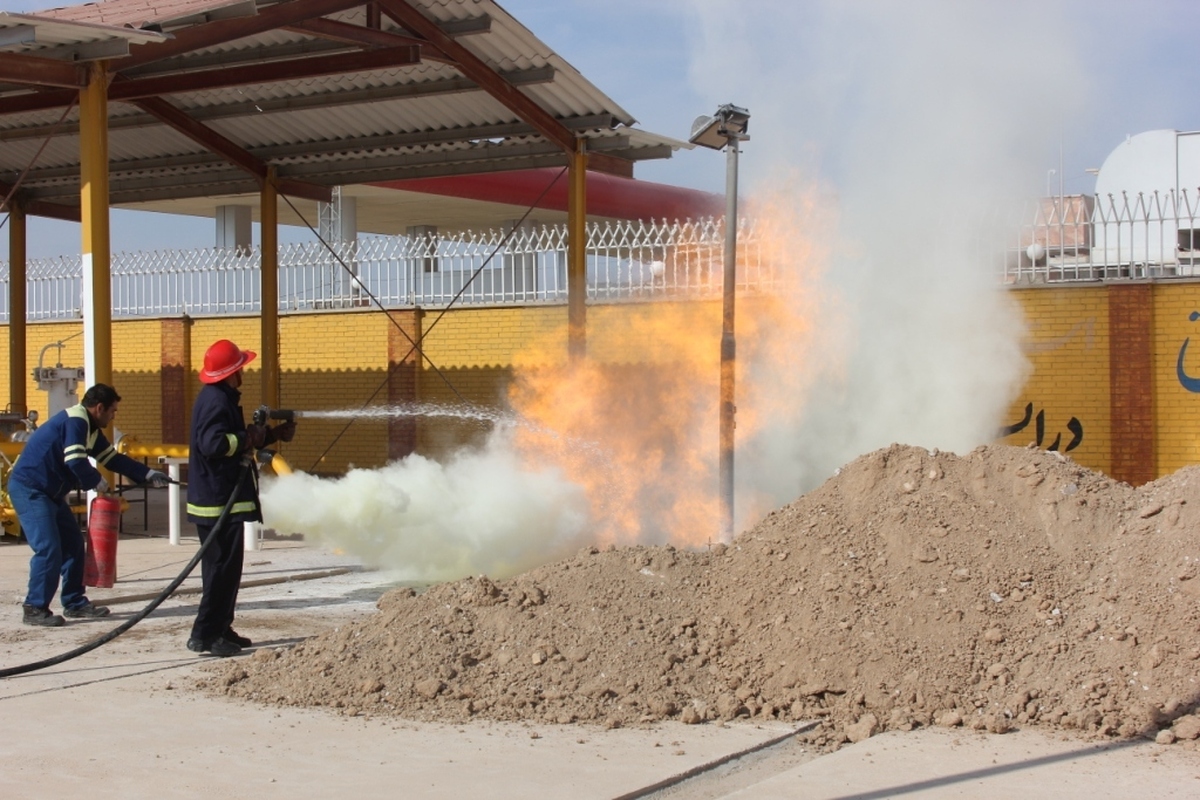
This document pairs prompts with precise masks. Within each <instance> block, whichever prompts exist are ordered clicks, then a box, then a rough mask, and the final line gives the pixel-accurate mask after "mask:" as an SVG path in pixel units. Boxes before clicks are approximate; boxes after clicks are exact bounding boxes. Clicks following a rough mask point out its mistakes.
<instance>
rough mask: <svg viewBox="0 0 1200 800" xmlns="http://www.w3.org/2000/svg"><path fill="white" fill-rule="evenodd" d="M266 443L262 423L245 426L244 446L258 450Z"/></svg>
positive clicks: (265, 432)
mask: <svg viewBox="0 0 1200 800" xmlns="http://www.w3.org/2000/svg"><path fill="white" fill-rule="evenodd" d="M266 443H267V429H266V428H265V427H263V426H262V425H250V426H248V427H247V428H246V446H247V447H248V448H249V449H251V450H258V449H259V448H261V447H262V446H263V445H265V444H266Z"/></svg>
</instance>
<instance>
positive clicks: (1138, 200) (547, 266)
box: [0, 190, 1200, 322]
mask: <svg viewBox="0 0 1200 800" xmlns="http://www.w3.org/2000/svg"><path fill="white" fill-rule="evenodd" d="M989 227H990V228H991V229H992V230H994V231H1002V232H1006V233H1005V234H1004V237H1005V238H1003V239H1001V240H990V241H988V242H985V243H984V245H983V246H984V247H985V248H986V250H987V251H988V252H990V253H992V254H993V256H994V257H995V259H996V262H997V272H998V273H999V278H1000V280H1001V282H1002V283H1007V284H1015V283H1055V282H1070V281H1095V280H1122V279H1169V278H1190V277H1200V191H1197V192H1193V193H1191V194H1189V192H1187V191H1186V190H1185V191H1181V192H1178V193H1176V192H1167V193H1165V194H1158V193H1155V194H1152V195H1142V194H1138V195H1136V196H1128V195H1121V196H1120V197H1116V196H1111V195H1110V196H1107V197H1103V198H1102V197H1096V196H1090V195H1071V196H1066V197H1055V198H1045V199H1043V200H1041V201H1039V202H1038V203H1037V204H1035V205H1034V206H1032V207H1026V208H1025V209H1024V211H1022V212H1020V214H1019V215H1018V216H1016V217H1010V218H1008V219H1001V220H996V221H994V224H992V225H990V226H989ZM587 241H588V244H587V297H588V299H589V300H593V301H597V300H600V301H622V300H639V299H655V298H668V297H692V298H703V297H715V296H719V295H720V294H721V291H722V285H721V284H722V280H723V274H724V272H723V259H724V224H723V221H721V220H712V219H708V220H698V221H687V222H673V223H644V222H625V223H609V224H591V225H588V227H587ZM760 245H761V241H760V235H759V231H758V230H757V228H756V226H755V225H754V224H753V223H752V222H748V221H745V220H743V221H742V222H741V223H740V226H739V231H738V288H739V290H742V291H746V290H755V289H763V290H770V289H772V288H773V287H774V285H775V284H776V283H777V282H778V281H780V280H785V279H786V278H787V275H788V274H789V272H790V271H789V270H788V269H787V265H780V264H771V263H768V260H767V259H766V258H765V257H764V256H763V255H762V252H763V250H762V248H761V246H760ZM260 255H261V254H260V252H259V251H258V249H257V248H255V249H252V250H249V251H246V252H240V251H237V250H233V249H218V248H209V249H203V250H172V251H154V252H138V253H118V254H114V255H113V257H112V262H111V272H112V311H113V317H114V318H118V319H119V318H137V317H143V318H144V317H151V318H152V317H166V316H179V315H182V314H188V315H191V316H213V315H222V314H245V313H256V312H258V311H259V310H260V309H261V300H262V298H261V297H260V280H259V277H260V276H259V263H260ZM476 273H478V274H476ZM26 276H27V297H28V303H27V309H28V314H27V319H29V320H56V319H73V318H78V317H79V316H80V315H81V311H80V309H81V289H82V283H83V281H82V262H81V259H80V258H79V256H69V257H68V256H64V257H59V258H51V259H39V260H34V261H30V262H28V264H27V266H26ZM372 297H374V298H375V299H376V300H378V302H379V303H380V304H382V305H383V306H384V307H387V308H404V307H412V306H418V305H419V306H423V307H434V308H436V307H444V306H446V305H449V304H450V303H451V302H457V303H462V304H469V305H496V304H530V303H563V302H566V299H567V231H566V228H565V226H538V227H531V228H527V229H525V228H523V229H519V230H517V231H515V232H513V233H511V234H505V233H503V232H500V231H483V232H472V233H466V234H459V235H453V236H450V235H419V236H368V237H361V238H359V239H358V240H357V241H355V242H350V243H342V244H337V245H334V251H333V252H331V250H330V249H329V248H327V247H326V246H325V245H323V244H321V243H320V242H311V243H303V244H290V245H285V246H283V247H281V248H280V249H279V298H278V307H279V310H280V312H281V313H288V312H299V311H311V310H315V309H337V308H356V307H365V306H368V305H373V304H374V303H373V302H372V300H371V298H372ZM456 298H457V299H456ZM8 300H9V265H8V263H7V262H0V321H2V322H7V321H8V309H9V302H8Z"/></svg>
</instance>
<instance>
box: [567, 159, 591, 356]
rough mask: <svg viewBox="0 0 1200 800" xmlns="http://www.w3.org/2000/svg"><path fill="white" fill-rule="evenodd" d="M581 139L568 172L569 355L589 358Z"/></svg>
mask: <svg viewBox="0 0 1200 800" xmlns="http://www.w3.org/2000/svg"><path fill="white" fill-rule="evenodd" d="M584 144H585V140H584V139H578V140H576V143H575V152H574V153H572V154H571V156H570V158H571V163H570V166H569V167H568V169H567V178H568V182H569V186H568V189H567V192H568V194H567V355H568V356H569V357H570V359H571V360H572V361H577V360H580V359H582V358H583V357H584V356H586V355H587V151H586V150H585V149H584Z"/></svg>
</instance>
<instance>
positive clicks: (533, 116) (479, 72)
mask: <svg viewBox="0 0 1200 800" xmlns="http://www.w3.org/2000/svg"><path fill="white" fill-rule="evenodd" d="M377 2H378V4H379V6H380V8H382V9H383V11H384V13H385V14H387V15H388V16H389V17H391V18H392V19H394V20H395V21H396V22H398V23H400V24H401V25H403V26H404V27H405V28H407V29H408V30H410V31H412V32H413V33H415V34H417V35H418V36H420V37H422V38H423V39H426V40H428V41H429V43H430V44H432V45H433V46H434V47H436V48H437V49H438V50H441V51H442V52H443V53H445V54H446V55H447V56H449V57H450V58H452V59H453V60H454V61H455V63H456V65H457V67H458V70H459V71H460V72H462V74H464V75H466V76H467V77H468V78H470V79H471V80H473V81H475V82H476V83H477V84H479V85H480V86H481V87H483V89H484V90H485V91H486V92H487V93H488V94H490V95H491V96H492V97H494V98H496V100H498V101H499V102H501V103H503V104H504V106H505V107H506V108H507V109H508V110H510V111H512V112H513V113H514V114H516V115H517V116H518V117H520V118H521V119H523V120H525V121H526V122H528V123H529V124H530V125H532V126H533V127H535V128H537V130H538V133H540V134H542V136H545V137H546V138H547V139H549V140H550V141H552V142H554V143H555V144H557V145H558V146H559V147H561V148H562V149H563V150H565V151H566V152H568V153H573V152H574V151H575V134H574V133H572V132H571V131H570V130H568V129H567V127H566V126H565V125H563V124H562V123H561V122H559V121H558V120H557V119H555V118H554V115H553V114H551V113H550V112H548V111H546V109H544V108H542V107H541V106H539V105H538V104H537V103H535V102H534V101H533V100H531V99H529V97H528V96H526V95H525V94H523V93H522V92H521V90H519V89H517V88H516V87H515V86H513V85H512V84H510V83H508V82H507V81H506V80H504V79H503V78H501V77H500V76H499V75H498V74H497V73H496V71H495V70H494V69H492V68H491V67H490V66H488V64H487V63H486V62H485V61H484V60H483V59H481V58H480V57H479V56H477V55H475V54H474V53H472V52H471V51H470V50H468V49H467V48H466V47H464V46H463V45H462V44H460V43H459V42H457V41H455V40H454V38H453V37H451V36H450V35H449V34H447V33H446V32H445V31H443V30H442V29H441V28H439V27H438V26H437V24H436V23H435V22H434V21H433V20H431V19H429V18H427V17H426V16H425V15H424V14H422V13H421V12H420V11H418V10H417V9H415V8H413V7H412V6H411V5H409V4H408V2H406V0H377Z"/></svg>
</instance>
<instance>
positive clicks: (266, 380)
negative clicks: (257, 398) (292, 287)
mask: <svg viewBox="0 0 1200 800" xmlns="http://www.w3.org/2000/svg"><path fill="white" fill-rule="evenodd" d="M278 201H279V196H278V190H277V189H276V187H275V168H274V167H269V168H268V169H267V177H266V179H265V180H264V181H263V186H262V195H261V198H260V199H259V204H260V205H261V208H260V209H259V219H260V220H261V223H262V268H261V270H260V274H261V279H260V280H261V289H262V320H261V324H262V373H263V377H262V389H263V400H262V401H263V403H265V404H266V405H268V406H270V407H271V408H278V407H279V208H278V205H277V204H278Z"/></svg>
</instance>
